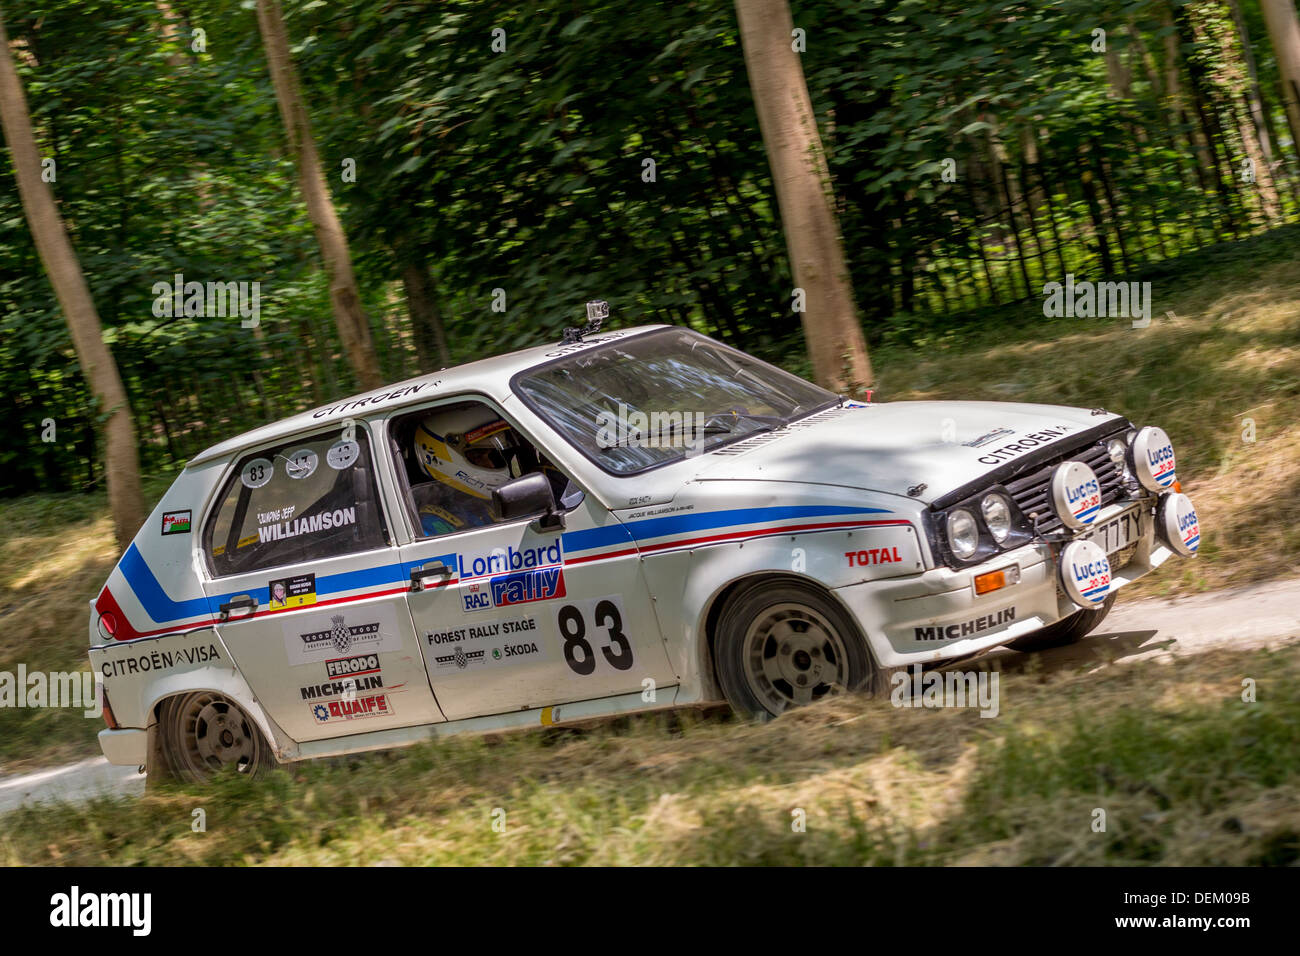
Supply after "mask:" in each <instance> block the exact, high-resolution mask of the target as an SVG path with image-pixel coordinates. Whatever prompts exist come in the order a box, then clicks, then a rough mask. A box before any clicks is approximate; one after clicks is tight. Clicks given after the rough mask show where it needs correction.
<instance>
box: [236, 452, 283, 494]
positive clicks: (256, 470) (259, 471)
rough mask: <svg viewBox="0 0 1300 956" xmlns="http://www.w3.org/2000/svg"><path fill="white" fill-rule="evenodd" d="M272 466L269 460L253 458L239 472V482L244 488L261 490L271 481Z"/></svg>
mask: <svg viewBox="0 0 1300 956" xmlns="http://www.w3.org/2000/svg"><path fill="white" fill-rule="evenodd" d="M274 471H275V469H274V466H272V464H271V460H270V459H269V458H254V459H253V460H252V461H250V462H249V463H248V464H246V465H245V466H244V467H243V468H242V469H241V470H240V472H239V480H240V481H241V482H242V483H243V485H244V487H245V488H261V487H262V486H263V485H264V484H266V483H267V482H268V481H270V480H271V475H272V474H274Z"/></svg>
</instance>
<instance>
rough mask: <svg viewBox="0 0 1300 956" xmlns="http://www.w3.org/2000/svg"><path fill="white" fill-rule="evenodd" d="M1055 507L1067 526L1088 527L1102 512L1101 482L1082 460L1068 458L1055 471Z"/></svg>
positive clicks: (1052, 483)
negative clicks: (1068, 459)
mask: <svg viewBox="0 0 1300 956" xmlns="http://www.w3.org/2000/svg"><path fill="white" fill-rule="evenodd" d="M1051 489H1052V490H1051V494H1052V507H1053V508H1054V509H1056V513H1057V514H1058V515H1059V516H1060V518H1061V521H1063V522H1064V523H1065V526H1066V527H1067V528H1085V527H1087V526H1088V525H1090V524H1092V523H1093V522H1094V521H1096V520H1097V515H1098V514H1099V513H1100V512H1101V482H1099V481H1098V480H1097V476H1096V475H1095V474H1094V473H1093V470H1092V469H1091V468H1089V467H1088V466H1087V465H1085V464H1084V463H1083V462H1081V461H1064V462H1061V464H1059V465H1057V466H1056V470H1055V471H1054V472H1052V482H1051Z"/></svg>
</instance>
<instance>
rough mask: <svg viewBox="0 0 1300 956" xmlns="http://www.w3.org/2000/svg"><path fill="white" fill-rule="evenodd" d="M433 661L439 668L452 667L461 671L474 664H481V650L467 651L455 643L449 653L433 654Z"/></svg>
mask: <svg viewBox="0 0 1300 956" xmlns="http://www.w3.org/2000/svg"><path fill="white" fill-rule="evenodd" d="M433 661H434V664H435V665H436V666H437V667H438V668H439V669H442V668H445V667H454V668H456V669H457V670H462V671H463V670H465V669H467V668H469V667H471V666H473V665H474V664H482V663H483V651H467V650H465V649H464V648H463V647H461V646H460V645H459V644H457V645H456V646H455V647H454V648H453V649H452V652H451V653H450V654H438V655H435V656H434V658H433Z"/></svg>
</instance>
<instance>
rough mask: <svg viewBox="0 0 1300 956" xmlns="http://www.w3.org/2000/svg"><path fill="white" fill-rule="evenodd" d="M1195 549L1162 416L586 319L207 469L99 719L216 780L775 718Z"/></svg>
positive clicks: (121, 753) (136, 551)
mask: <svg viewBox="0 0 1300 956" xmlns="http://www.w3.org/2000/svg"><path fill="white" fill-rule="evenodd" d="M570 332H571V333H572V332H575V330H570ZM584 333H585V335H586V337H585V339H584V338H583V334H584ZM1199 540H1200V537H1199V529H1198V524H1197V519H1196V512H1195V510H1194V509H1193V508H1192V505H1191V502H1190V501H1189V500H1188V499H1187V497H1186V496H1185V495H1183V494H1182V493H1181V489H1180V486H1179V484H1178V482H1177V478H1176V473H1175V461H1174V453H1173V448H1172V446H1171V445H1170V442H1169V439H1168V437H1167V436H1166V435H1165V433H1164V432H1163V431H1161V430H1160V429H1159V428H1155V427H1150V426H1148V427H1144V428H1140V429H1139V428H1135V427H1133V426H1132V425H1130V423H1129V422H1128V421H1127V420H1125V419H1124V418H1123V417H1121V416H1119V415H1116V414H1112V413H1109V412H1106V411H1103V410H1101V409H1077V408H1063V407H1058V406H1048V405H1023V404H1003V403H978V402H897V403H862V402H855V401H847V400H844V399H842V398H841V397H839V396H836V395H834V394H832V393H830V392H827V391H825V390H823V389H821V388H819V387H817V386H814V385H812V384H810V383H808V382H806V381H804V380H802V379H800V378H797V377H796V376H794V375H791V374H789V373H787V372H784V371H782V370H780V369H777V368H775V367H773V366H770V365H767V364H765V363H763V362H760V361H758V360H756V359H754V358H752V357H750V356H747V355H745V354H744V353H741V352H738V351H736V350H734V349H732V348H729V347H726V346H724V345H721V344H719V343H717V342H714V341H712V340H711V339H708V338H706V337H704V336H702V335H699V334H696V333H694V332H691V331H687V330H684V329H680V328H673V327H663V326H656V327H647V328H634V329H628V330H621V331H613V332H605V333H594V334H593V332H592V331H591V330H590V328H589V329H587V330H583V332H577V333H576V334H569V335H566V341H565V342H564V343H563V344H559V345H553V346H544V347H538V348H531V349H526V350H523V351H520V352H515V353H513V354H510V355H504V356H500V357H497V358H491V359H484V360H482V361H478V362H473V363H471V364H468V365H464V366H461V367H458V368H452V369H445V370H442V371H440V372H437V373H436V374H433V375H427V376H424V377H421V378H416V379H412V380H410V381H407V382H403V383H402V384H399V385H394V386H392V387H390V388H385V389H381V390H379V391H377V392H373V393H370V394H363V395H359V396H357V397H354V398H350V399H347V400H344V401H340V402H338V403H336V404H333V405H329V406H326V407H324V408H317V409H314V410H312V411H308V412H304V413H302V414H300V415H296V416H294V417H292V418H289V419H286V420H285V421H281V422H277V423H275V424H272V425H267V426H265V427H263V428H259V429H256V430H254V431H251V432H249V433H247V434H245V435H241V436H239V437H238V438H234V439H231V440H230V441H227V442H223V443H222V444H219V445H217V446H215V447H213V448H210V449H209V450H207V451H206V452H204V453H203V454H201V455H199V456H198V457H197V458H195V459H194V460H193V461H191V462H190V463H189V464H188V466H187V467H186V468H185V470H184V472H183V473H182V474H181V475H180V476H179V477H178V478H177V480H176V482H175V483H174V484H173V485H172V486H171V488H170V489H169V490H168V491H167V493H166V494H165V495H164V496H163V498H162V501H161V502H160V503H159V504H158V507H157V509H156V510H155V511H154V512H153V514H152V516H151V517H150V518H149V520H148V522H147V523H146V524H145V526H144V527H143V528H141V529H140V532H139V533H138V534H137V535H136V537H135V540H134V541H133V543H132V544H131V546H130V547H129V548H128V549H127V551H126V554H125V555H124V556H123V557H122V559H121V561H120V562H119V563H118V565H117V567H116V568H114V570H113V572H112V574H111V575H110V577H109V579H108V582H107V583H106V584H105V586H104V588H103V590H102V591H101V592H100V594H99V596H98V598H97V599H96V600H95V601H94V602H93V613H92V614H91V623H90V643H91V648H90V658H91V661H92V664H93V666H94V669H95V670H96V671H97V672H100V673H102V675H103V679H104V689H105V698H106V699H105V718H106V721H107V723H108V729H106V730H104V731H102V732H101V733H100V741H101V744H102V747H103V750H104V753H105V754H106V755H107V757H108V759H109V760H110V761H112V762H113V763H119V764H131V765H145V766H147V767H148V768H149V769H150V770H151V771H158V772H161V773H163V774H167V775H176V776H181V777H183V778H187V779H200V778H203V777H205V776H207V775H209V774H211V773H213V772H216V771H217V770H220V769H221V768H223V767H232V766H233V767H235V768H237V769H238V770H241V771H246V772H248V771H252V772H255V771H258V770H261V769H262V768H264V767H267V766H272V765H274V764H275V763H276V762H277V761H291V760H300V759H304V758H308V757H319V756H328V755H336V754H344V753H351V752H355V751H362V750H371V749H377V748H386V747H394V746H400V745H403V744H408V743H411V742H414V741H417V740H420V739H424V738H426V737H429V736H430V735H434V734H441V733H453V732H460V731H497V730H505V729H509V728H516V727H524V726H529V725H556V724H562V723H568V722H571V721H577V720H585V719H589V718H593V717H599V716H603V715H612V714H622V713H628V712H632V711H644V710H651V709H657V708H669V707H680V706H683V705H695V704H703V703H708V702H717V701H724V700H725V701H727V702H729V703H730V704H731V705H732V706H733V707H734V708H736V709H737V710H738V711H741V712H742V713H746V714H753V715H766V714H779V713H781V712H782V711H784V710H786V709H787V708H789V707H792V706H797V705H801V704H806V703H809V702H812V701H816V700H818V699H820V698H822V697H824V696H825V695H827V694H830V693H832V692H833V691H835V690H838V689H856V688H863V687H871V686H880V682H881V680H882V675H883V674H885V673H886V672H887V671H889V670H890V669H893V668H899V667H905V666H908V665H910V664H912V663H914V662H932V661H939V660H946V659H951V658H956V657H963V656H967V655H971V654H975V653H978V652H982V651H986V650H988V649H990V648H993V647H997V646H999V645H1006V644H1009V645H1011V646H1013V647H1015V648H1018V649H1026V650H1027V649H1032V648H1034V647H1036V646H1045V645H1050V644H1057V643H1063V642H1066V641H1070V640H1075V639H1078V638H1079V637H1081V636H1082V635H1083V634H1085V633H1087V632H1088V631H1089V630H1090V629H1091V628H1093V627H1095V626H1096V625H1097V624H1098V623H1099V622H1100V620H1101V619H1102V617H1103V616H1104V615H1105V614H1106V612H1107V610H1108V609H1109V607H1110V604H1111V602H1112V600H1113V596H1114V593H1115V591H1116V589H1117V588H1120V587H1123V586H1124V585H1125V584H1128V583H1129V582H1131V581H1133V580H1136V579H1137V578H1139V577H1141V576H1142V575H1144V574H1146V573H1147V572H1148V571H1151V570H1152V569H1153V568H1155V567H1157V566H1159V565H1160V564H1162V563H1163V562H1164V561H1166V560H1168V559H1169V558H1170V557H1171V556H1172V555H1180V556H1186V557H1190V556H1192V555H1194V554H1195V553H1196V550H1197V546H1198V543H1199Z"/></svg>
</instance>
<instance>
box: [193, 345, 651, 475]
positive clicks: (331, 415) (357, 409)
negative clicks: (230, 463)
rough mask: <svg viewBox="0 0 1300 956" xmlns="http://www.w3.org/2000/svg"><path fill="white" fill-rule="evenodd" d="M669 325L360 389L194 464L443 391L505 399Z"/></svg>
mask: <svg viewBox="0 0 1300 956" xmlns="http://www.w3.org/2000/svg"><path fill="white" fill-rule="evenodd" d="M666 328H673V326H669V325H639V326H636V327H635V328H630V329H611V330H609V331H606V332H600V333H596V334H594V335H591V336H589V337H587V338H585V339H583V341H582V342H581V343H579V344H577V345H566V344H563V343H554V342H553V343H550V344H548V345H536V346H533V347H531V348H526V349H520V350H518V351H516V352H507V353H506V354H504V355H494V356H492V357H491V358H484V359H478V360H476V361H473V362H466V363H465V364H464V365H454V366H452V367H450V368H444V369H440V370H438V371H437V372H433V373H431V374H428V375H419V376H416V377H415V378H408V379H407V380H406V381H404V382H396V383H394V384H392V385H385V386H382V387H380V388H377V389H372V390H370V391H366V392H358V393H357V394H355V395H349V396H348V397H347V398H341V399H339V400H338V401H337V402H331V403H330V404H328V405H321V406H318V407H317V408H312V409H308V410H307V411H305V412H298V413H297V414H294V415H290V416H289V417H288V418H282V419H280V421H278V422H271V423H270V424H268V425H262V426H260V427H259V428H254V429H252V430H251V431H246V432H244V433H243V434H240V435H236V436H235V437H234V438H228V439H226V440H225V441H222V442H218V443H217V444H215V445H213V446H212V447H211V448H208V449H206V450H205V451H203V452H200V453H199V454H198V455H195V456H194V457H193V458H191V459H190V461H189V465H190V466H193V465H198V464H202V463H204V462H208V461H212V460H213V459H215V458H221V457H224V456H226V455H230V454H233V453H235V452H239V451H242V450H244V449H246V448H252V447H256V446H259V445H265V444H271V443H273V442H275V441H276V440H277V439H283V438H289V437H291V436H292V435H295V434H297V433H299V432H301V431H305V430H308V429H311V428H315V427H320V426H324V425H329V424H331V423H337V422H343V421H345V420H346V419H348V418H362V417H364V416H367V415H370V414H372V413H374V412H377V411H380V410H383V411H385V412H387V411H389V410H391V409H394V408H401V407H402V406H405V405H416V404H419V403H421V402H424V401H428V400H429V399H433V398H437V397H439V396H441V395H455V394H458V393H461V392H482V393H483V394H485V395H487V396H488V397H489V398H492V399H495V400H496V401H498V402H504V401H505V400H506V399H507V398H508V397H509V396H510V379H511V378H512V377H513V376H514V375H516V374H517V373H519V372H522V371H526V370H527V369H530V368H534V367H535V366H538V365H543V364H545V363H547V362H550V361H552V360H553V359H556V358H560V357H562V356H564V355H568V354H571V353H573V352H579V351H583V350H584V349H586V348H593V347H596V346H599V345H602V344H605V343H608V342H611V341H614V340H615V339H616V338H617V339H623V338H627V337H630V336H633V335H641V334H643V333H646V332H653V331H655V330H657V329H666Z"/></svg>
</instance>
